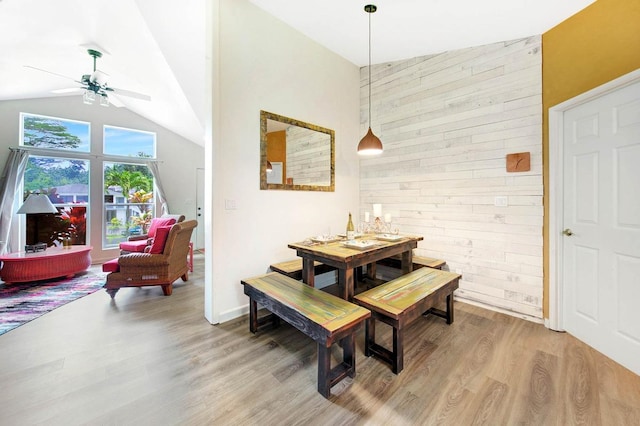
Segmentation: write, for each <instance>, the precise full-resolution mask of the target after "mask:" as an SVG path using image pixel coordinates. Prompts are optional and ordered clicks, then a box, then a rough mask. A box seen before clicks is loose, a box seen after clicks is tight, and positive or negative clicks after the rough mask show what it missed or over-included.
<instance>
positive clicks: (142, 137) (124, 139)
mask: <svg viewBox="0 0 640 426" xmlns="http://www.w3.org/2000/svg"><path fill="white" fill-rule="evenodd" d="M104 153H105V154H106V155H118V156H123V157H138V158H155V157H156V134H155V133H151V132H143V131H141V130H132V129H124V128H122V127H113V126H104Z"/></svg>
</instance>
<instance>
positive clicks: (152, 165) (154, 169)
mask: <svg viewBox="0 0 640 426" xmlns="http://www.w3.org/2000/svg"><path fill="white" fill-rule="evenodd" d="M147 166H149V170H151V174H152V175H153V179H154V181H155V186H156V193H155V194H154V196H157V197H158V201H160V203H161V204H162V214H169V213H170V212H169V204H167V197H166V196H165V195H164V189H163V187H162V183H161V182H160V170H159V169H158V163H157V162H155V161H150V162H148V163H147Z"/></svg>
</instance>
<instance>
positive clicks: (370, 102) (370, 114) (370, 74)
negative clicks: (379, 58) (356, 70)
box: [369, 12, 372, 128]
mask: <svg viewBox="0 0 640 426" xmlns="http://www.w3.org/2000/svg"><path fill="white" fill-rule="evenodd" d="M371 13H372V12H369V128H371Z"/></svg>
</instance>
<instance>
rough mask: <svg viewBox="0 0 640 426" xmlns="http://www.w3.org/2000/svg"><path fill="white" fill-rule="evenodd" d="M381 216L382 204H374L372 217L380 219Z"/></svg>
mask: <svg viewBox="0 0 640 426" xmlns="http://www.w3.org/2000/svg"><path fill="white" fill-rule="evenodd" d="M381 216H382V204H374V205H373V217H381Z"/></svg>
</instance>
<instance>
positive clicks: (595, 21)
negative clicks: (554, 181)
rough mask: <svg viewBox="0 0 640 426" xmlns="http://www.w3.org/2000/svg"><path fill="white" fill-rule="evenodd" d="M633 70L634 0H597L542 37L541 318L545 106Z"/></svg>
mask: <svg viewBox="0 0 640 426" xmlns="http://www.w3.org/2000/svg"><path fill="white" fill-rule="evenodd" d="M638 68H640V0H597V1H596V2H595V3H593V4H591V5H590V6H589V7H587V8H585V9H584V10H582V11H580V12H579V13H577V14H575V15H573V16H572V17H571V18H569V19H567V20H566V21H564V22H562V23H560V24H559V25H557V26H556V27H554V28H552V29H551V30H549V31H547V32H546V33H544V34H543V35H542V107H543V129H542V130H543V131H542V134H543V142H542V144H543V145H542V157H543V164H544V173H543V174H544V187H545V195H544V206H545V207H544V247H545V248H544V306H543V315H544V317H545V318H549V274H548V272H549V191H548V188H549V161H548V158H549V108H551V107H552V106H554V105H557V104H559V103H561V102H564V101H566V100H568V99H571V98H573V97H575V96H577V95H579V94H581V93H584V92H587V91H589V90H591V89H593V88H595V87H598V86H600V85H602V84H604V83H606V82H608V81H611V80H614V79H616V78H618V77H620V76H622V75H625V74H628V73H629V72H631V71H634V70H636V69H638Z"/></svg>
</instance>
